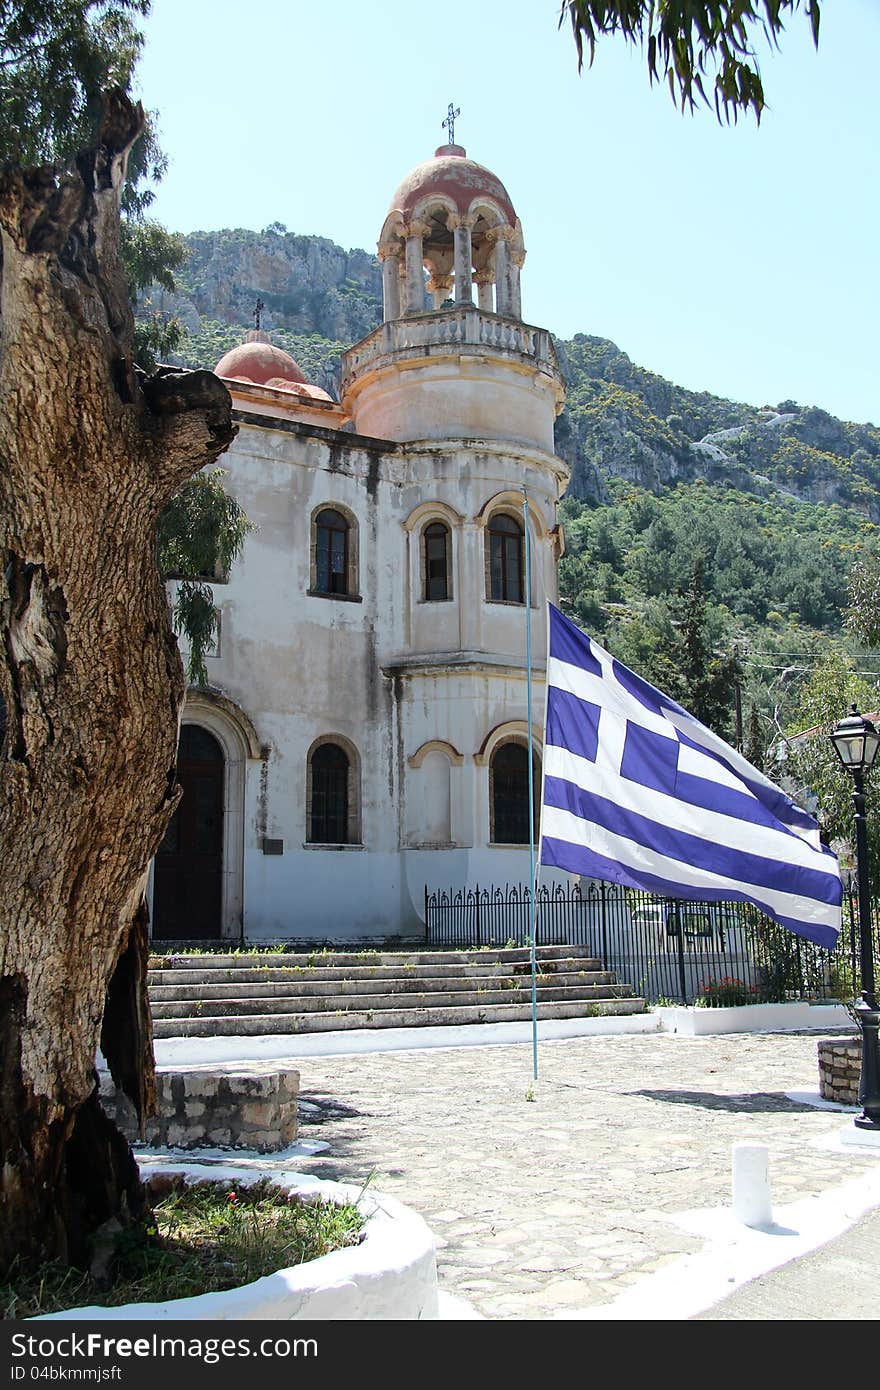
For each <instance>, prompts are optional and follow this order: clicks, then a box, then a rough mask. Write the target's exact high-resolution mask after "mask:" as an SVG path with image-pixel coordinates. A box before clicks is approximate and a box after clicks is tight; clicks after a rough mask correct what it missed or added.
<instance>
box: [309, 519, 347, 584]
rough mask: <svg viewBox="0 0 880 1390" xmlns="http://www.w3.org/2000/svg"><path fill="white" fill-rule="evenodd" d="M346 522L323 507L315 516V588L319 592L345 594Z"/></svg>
mask: <svg viewBox="0 0 880 1390" xmlns="http://www.w3.org/2000/svg"><path fill="white" fill-rule="evenodd" d="M348 549H349V539H348V522H347V521H346V519H345V517H344V516H343V515H342V513H341V512H337V511H334V510H333V509H332V508H331V507H325V509H324V511H322V512H319V513H318V515H317V516H316V517H315V589H316V590H317V591H318V593H320V594H347V593H348V591H349V590H348Z"/></svg>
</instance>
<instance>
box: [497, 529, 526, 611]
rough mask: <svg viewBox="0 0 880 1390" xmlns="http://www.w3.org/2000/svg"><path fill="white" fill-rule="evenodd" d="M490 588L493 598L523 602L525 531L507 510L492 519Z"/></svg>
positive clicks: (500, 600) (500, 601)
mask: <svg viewBox="0 0 880 1390" xmlns="http://www.w3.org/2000/svg"><path fill="white" fill-rule="evenodd" d="M488 590H489V598H490V599H492V600H493V602H496V603H522V602H523V531H522V527H521V526H520V524H519V522H518V521H516V520H514V518H513V517H512V516H508V515H507V513H506V512H496V513H495V515H494V516H493V517H492V518H491V520H490V522H489V574H488Z"/></svg>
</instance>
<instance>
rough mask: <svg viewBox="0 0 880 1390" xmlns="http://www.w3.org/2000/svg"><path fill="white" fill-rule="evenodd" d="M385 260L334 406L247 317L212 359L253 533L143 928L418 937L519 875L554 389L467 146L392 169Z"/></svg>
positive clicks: (256, 935)
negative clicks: (441, 896) (431, 908)
mask: <svg viewBox="0 0 880 1390" xmlns="http://www.w3.org/2000/svg"><path fill="white" fill-rule="evenodd" d="M378 254H379V259H380V261H381V262H382V272H383V291H384V314H383V319H384V322H383V323H382V324H381V326H380V327H379V328H377V329H376V330H375V331H374V332H373V333H370V334H369V335H368V336H367V337H366V338H364V339H363V340H362V341H361V342H359V343H356V344H355V345H354V346H353V347H351V348H350V349H349V350H348V352H347V353H346V354H345V357H344V360H343V373H342V389H341V393H340V394H341V400H340V402H338V403H337V402H336V401H334V400H332V399H331V398H330V397H329V396H328V395H327V394H326V392H324V391H322V390H320V389H319V388H317V387H315V386H312V385H310V384H309V383H308V382H307V381H306V380H305V378H304V376H303V373H302V371H301V370H300V369H299V367H298V366H297V364H296V362H295V361H294V360H293V358H292V357H290V356H289V355H288V354H287V353H285V352H282V351H281V350H280V349H279V348H277V347H275V346H273V345H272V343H271V342H270V340H269V337H268V335H267V334H266V333H265V332H263V331H260V330H259V329H257V330H256V331H253V332H251V333H249V334H248V341H246V342H245V343H243V344H242V345H241V346H239V347H236V348H234V349H233V350H232V351H230V352H228V353H227V354H226V355H225V356H224V357H223V359H222V360H221V361H220V362H219V363H218V364H217V367H216V371H217V374H218V376H220V377H221V378H222V379H223V380H224V381H225V383H226V385H227V386H228V388H229V390H230V392H231V394H232V398H233V405H234V410H235V419H236V420H237V422H238V425H239V433H238V436H237V438H236V439H235V441H234V443H233V444H232V446H231V448H230V450H229V452H228V454H227V455H226V457H225V459H224V460H223V467H224V468H225V469H226V470H227V477H226V481H225V485H226V487H227V489H228V490H229V491H230V492H231V493H232V494H233V495H234V496H235V497H236V498H237V500H238V501H239V502H240V504H241V505H242V507H243V508H244V510H245V511H246V512H247V515H248V516H249V518H250V520H251V521H252V522H253V523H254V526H255V528H256V529H255V530H254V531H253V532H252V533H251V534H250V535H249V536H248V538H247V540H246V542H245V546H244V551H243V554H242V556H241V557H240V559H239V560H238V561H237V562H236V563H235V564H234V565H233V567H232V569H231V572H230V573H229V574H228V575H224V576H218V577H217V579H216V583H215V585H214V595H215V599H216V604H217V608H218V610H219V615H220V624H219V636H218V640H217V644H216V649H215V651H214V653H213V654H212V655H210V656H209V657H208V659H207V666H208V678H209V686H208V688H207V689H204V690H192V691H191V692H190V694H189V696H188V699H187V702H186V705H185V708H184V711H183V716H182V728H181V737H180V754H179V773H178V775H179V779H180V781H181V783H182V785H183V787H184V797H183V800H182V802H181V804H180V806H179V808H178V810H177V812H176V813H175V816H174V820H173V821H172V824H171V826H170V827H169V830H168V832H167V834H166V836H165V840H164V842H163V844H162V847H161V849H160V851H159V853H158V854H157V856H156V859H155V862H154V866H153V872H152V875H151V895H152V913H151V915H152V921H153V934H154V938H155V939H157V940H193V939H198V938H204V939H212V938H213V939H217V940H219V939H223V940H228V941H229V942H230V944H232V943H234V942H238V941H248V942H261V941H276V940H290V941H301V942H306V941H311V942H322V941H333V942H346V941H348V942H360V943H369V942H370V941H371V940H372V941H376V940H384V939H387V938H389V937H403V938H409V940H410V942H414V941H417V940H418V939H419V937H420V936H421V935H422V934H423V931H424V915H425V907H424V902H425V889H426V886H427V888H428V889H429V890H431V891H433V890H434V889H437V888H445V889H449V888H457V887H465V886H473V885H474V884H476V883H479V884H480V885H481V886H489V885H492V884H498V885H503V884H509V883H526V882H528V878H529V854H528V839H529V824H528V752H527V738H528V728H527V723H526V719H527V684H526V674H527V668H526V609H525V603H526V594H527V588H528V589H529V590H530V594H531V614H532V635H533V649H534V653H535V662H534V676H535V700H534V708H535V715H534V718H535V721H536V722H535V728H534V737H535V751H536V773H537V776H538V778H539V776H540V738H541V728H540V723H539V720H540V711H541V709H542V707H543V667H544V652H545V645H546V628H545V616H544V615H545V611H546V606H545V601H546V599H547V598H549V599H550V600H551V601H556V598H557V579H556V571H557V563H558V560H559V558H560V555H561V552H562V544H563V541H562V534H561V530H560V528H559V526H558V524H557V504H558V502H559V499H560V497H561V496H562V494H563V492H564V490H565V487H566V485H567V482H568V467H567V465H566V464H565V463H564V462H563V461H562V460H561V459H560V458H559V457H557V455H556V454H555V452H554V445H553V424H554V420H555V417H556V415H557V414H558V413H559V411H560V409H561V408H562V403H563V396H564V389H563V381H562V376H561V373H560V370H559V365H558V363H557V360H556V356H555V353H554V349H553V343H552V340H551V336H550V333H549V332H548V331H547V330H546V329H543V328H535V327H533V326H531V325H530V324H527V323H525V322H524V321H523V318H522V309H521V293H520V271H521V268H522V265H523V261H524V258H525V251H524V248H523V237H522V229H521V226H520V223H519V219H518V218H517V215H516V212H515V210H514V207H513V204H512V202H511V200H510V197H509V195H508V193H507V190H506V189H505V187H504V185H503V184H502V183H501V182H500V180H499V179H498V178H497V177H496V176H495V175H494V174H493V173H491V172H490V171H489V170H488V169H486V168H484V167H483V166H482V165H480V164H477V163H475V162H474V161H473V160H471V159H468V158H467V155H466V152H465V150H464V149H463V148H462V147H461V146H459V145H456V144H454V143H450V144H447V145H444V146H442V147H441V148H440V149H439V150H438V151H437V153H436V155H435V156H434V158H432V159H429V160H426V161H425V162H424V163H422V164H418V165H417V166H416V167H415V168H414V169H413V170H411V172H410V173H408V174H407V176H406V177H405V178H404V180H403V181H402V183H401V184H400V186H399V188H398V189H397V191H396V192H395V194H394V196H393V197H392V199H391V203H390V206H389V209H388V212H387V214H386V216H385V219H384V222H383V224H382V228H381V234H380V237H379V248H378ZM426 277H427V278H426ZM429 297H430V298H429ZM524 496H525V497H527V499H528V516H529V526H530V532H529V545H528V546H527V545H526V536H525V531H524V524H525V523H524V505H523V503H524ZM527 554H530V556H531V567H530V573H529V575H528V579H529V584H528V586H527V583H526V579H527V576H526V573H525V565H526V556H527ZM539 786H540V782H539V780H536V793H537V789H538V788H539Z"/></svg>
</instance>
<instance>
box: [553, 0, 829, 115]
mask: <svg viewBox="0 0 880 1390" xmlns="http://www.w3.org/2000/svg"><path fill="white" fill-rule="evenodd" d="M798 11H800V12H801V13H802V14H803V16H804V17H805V18H806V19H807V21H808V22H809V25H810V29H811V32H812V36H813V42H814V43H815V44H816V45H817V46H818V43H819V19H820V5H819V0H565V3H564V4H563V6H562V10H561V13H560V17H559V23H560V25H562V24H563V23H564V22H565V20H566V18H568V20H569V21H570V24H571V28H572V32H573V34H574V40H575V44H576V46H577V52H578V67H579V68H582V67H583V64H584V58H585V56H586V55H587V54H588V55H589V61H590V64H591V65H592V63H593V60H594V58H595V56H596V48H597V44H598V41H599V39H600V38H601V37H602V36H603V35H606V34H622V35H623V37H624V38H625V39H626V40H627V42H628V43H631V44H638V45H639V47H640V48H641V49H642V50H643V52H644V53H645V56H646V59H647V64H648V76H649V78H650V81H651V82H652V83H653V82H657V81H662V80H665V81H666V83H667V84H668V86H669V91H670V93H671V95H672V97H673V99H674V100H676V101H677V102H678V103H679V105H680V106H681V109H682V110H683V111H684V110H685V108H690V109H691V110H693V108H694V107H695V106H696V104H697V102H698V101H702V102H705V103H706V104H707V105H708V104H710V101H711V103H712V104H714V107H715V114H716V116H717V117H718V119H719V120H721V119H722V117H723V118H724V119H725V120H728V121H729V120H731V119H733V120H734V121H735V120H736V118H737V116H738V115H739V113H740V112H741V111H746V112H747V111H749V110H752V111H754V113H755V117H756V118H757V120H760V119H761V112H762V111H763V109H764V105H765V98H764V87H763V84H762V82H761V76H760V72H759V70H758V61H757V55H756V53H755V48H754V42H755V38H756V36H757V35H759V34H762V35H763V37H764V38H765V40H766V41H767V42H768V43H769V44H770V45H771V46H774V47H775V46H777V45H778V42H779V37H780V35H781V34H782V33H783V32H784V29H785V23H786V20H787V19H789V18H790V17H791V16H793V15H794V14H795V13H796V12H798ZM707 88H708V90H707Z"/></svg>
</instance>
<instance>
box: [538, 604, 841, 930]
mask: <svg viewBox="0 0 880 1390" xmlns="http://www.w3.org/2000/svg"><path fill="white" fill-rule="evenodd" d="M549 625H550V632H549V643H550V645H549V655H548V661H547V712H546V722H545V731H544V787H543V798H542V808H541V851H540V858H541V862H542V863H543V864H552V865H555V866H556V867H557V868H560V869H567V870H568V871H569V872H570V873H575V874H583V875H585V876H586V877H589V878H598V879H607V880H610V881H611V882H613V883H621V884H624V885H625V886H627V887H629V888H644V889H647V890H648V891H649V892H652V893H662V894H664V895H665V896H668V897H672V898H690V899H691V900H695V901H699V902H731V901H740V902H751V903H754V904H755V905H756V906H757V907H759V908H760V909H761V911H762V912H765V913H766V914H767V916H768V917H772V918H773V919H774V920H775V921H777V922H779V923H781V925H782V926H783V927H787V928H788V929H789V930H790V931H793V932H797V934H798V935H799V936H804V937H806V938H807V940H808V941H814V942H816V943H817V944H818V945H820V946H827V947H832V946H833V945H834V943H835V941H836V940H837V934H838V932H839V930H840V902H841V886H840V871H839V868H838V865H837V860H836V858H835V857H834V855H833V854H832V853H831V851H830V850H828V849H825V848H824V847H823V846H822V845H821V844H820V842H819V829H818V826H817V825H816V822H815V821H814V820H813V819H812V817H811V816H808V815H807V813H806V811H802V810H801V809H800V808H799V807H798V806H795V804H794V802H792V801H790V800H789V798H788V797H787V796H785V795H784V793H783V792H781V791H780V790H779V788H778V787H776V786H774V785H773V783H772V782H770V781H768V780H767V778H766V777H764V776H763V775H762V774H761V773H760V772H758V771H757V770H756V769H755V768H753V767H752V765H751V764H750V763H748V762H746V760H745V758H743V757H742V756H741V755H740V754H739V753H737V752H735V751H734V749H733V748H730V747H729V746H728V745H727V744H726V743H725V742H724V741H723V739H720V738H718V736H717V735H716V734H713V733H712V732H711V731H710V730H709V729H707V728H705V726H704V725H702V724H700V723H699V721H698V720H696V719H695V718H694V717H693V715H691V714H688V713H687V711H686V710H684V709H682V708H681V706H680V705H677V704H676V703H675V701H674V700H670V699H669V697H668V696H666V695H663V694H661V693H660V691H659V690H655V689H654V687H653V686H652V685H649V684H648V682H647V681H645V680H642V679H641V677H640V676H636V675H634V674H633V672H632V671H630V670H628V669H627V668H626V666H623V665H621V663H620V662H619V661H616V660H615V659H614V658H613V657H612V656H609V654H608V652H606V651H604V650H603V649H602V648H601V647H600V646H598V645H597V643H595V642H591V641H590V639H589V637H587V636H586V635H585V634H584V633H583V632H581V631H580V629H579V628H577V627H576V626H575V625H574V623H572V622H569V620H568V618H566V617H564V616H563V615H562V613H560V612H559V610H558V609H557V608H554V607H553V605H552V604H551V605H550V624H549Z"/></svg>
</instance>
